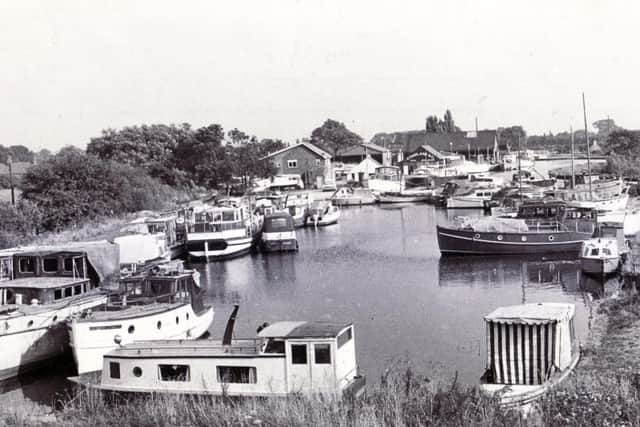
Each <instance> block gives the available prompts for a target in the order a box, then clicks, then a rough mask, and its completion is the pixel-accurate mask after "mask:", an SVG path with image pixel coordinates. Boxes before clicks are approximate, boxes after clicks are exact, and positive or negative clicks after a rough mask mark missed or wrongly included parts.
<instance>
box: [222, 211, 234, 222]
mask: <svg viewBox="0 0 640 427" xmlns="http://www.w3.org/2000/svg"><path fill="white" fill-rule="evenodd" d="M234 214H235V212H234V211H224V212H222V220H223V221H235V219H236V217H235V215H234Z"/></svg>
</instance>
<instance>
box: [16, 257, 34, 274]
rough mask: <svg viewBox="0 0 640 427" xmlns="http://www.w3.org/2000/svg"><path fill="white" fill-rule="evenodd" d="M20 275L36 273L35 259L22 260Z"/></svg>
mask: <svg viewBox="0 0 640 427" xmlns="http://www.w3.org/2000/svg"><path fill="white" fill-rule="evenodd" d="M19 268H20V273H35V271H36V263H35V262H34V260H33V258H20V263H19Z"/></svg>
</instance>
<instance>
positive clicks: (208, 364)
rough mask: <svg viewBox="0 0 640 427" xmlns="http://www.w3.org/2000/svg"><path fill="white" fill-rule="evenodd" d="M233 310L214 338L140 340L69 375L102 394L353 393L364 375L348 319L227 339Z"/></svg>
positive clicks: (281, 325) (279, 326)
mask: <svg viewBox="0 0 640 427" xmlns="http://www.w3.org/2000/svg"><path fill="white" fill-rule="evenodd" d="M236 314H237V306H236V307H235V308H234V310H233V312H232V314H231V317H230V319H229V323H227V328H226V329H225V333H224V337H223V339H222V341H217V340H211V339H207V340H195V341H185V342H181V341H141V342H135V343H131V344H127V345H123V346H121V347H118V348H117V349H115V350H113V351H111V352H110V353H108V354H106V355H105V356H104V359H103V365H102V372H101V373H100V374H99V375H84V376H82V375H81V376H79V377H73V378H70V380H71V381H73V382H76V383H78V384H80V385H82V386H85V387H88V388H94V389H97V390H101V391H104V392H109V393H114V392H116V393H123V392H124V393H157V392H160V393H176V394H193V395H213V396H223V395H224V396H234V397H275V396H287V395H289V394H292V393H302V394H305V395H324V396H332V397H337V398H341V397H345V396H358V395H360V394H362V393H363V392H364V385H365V378H364V376H363V375H360V373H359V371H358V365H357V362H356V347H355V334H354V327H353V324H351V323H333V322H305V321H283V322H276V323H273V324H271V325H269V324H267V323H265V324H263V325H262V326H260V327H259V328H258V332H257V337H255V338H249V339H232V333H233V322H234V321H235V316H236Z"/></svg>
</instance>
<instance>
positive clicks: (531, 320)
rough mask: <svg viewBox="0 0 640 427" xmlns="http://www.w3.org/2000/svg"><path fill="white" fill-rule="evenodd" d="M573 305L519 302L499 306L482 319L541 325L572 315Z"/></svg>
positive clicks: (568, 317)
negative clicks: (517, 303) (518, 303)
mask: <svg viewBox="0 0 640 427" xmlns="http://www.w3.org/2000/svg"><path fill="white" fill-rule="evenodd" d="M574 312H575V306H574V305H573V304H568V303H554V302H548V303H538V304H520V305H511V306H507V307H499V308H497V309H496V310H494V311H493V312H491V313H490V314H489V315H488V316H486V317H485V318H484V319H485V320H486V321H487V322H494V323H506V324H524V325H541V324H545V323H552V322H558V321H562V320H567V319H570V318H571V317H573V313H574Z"/></svg>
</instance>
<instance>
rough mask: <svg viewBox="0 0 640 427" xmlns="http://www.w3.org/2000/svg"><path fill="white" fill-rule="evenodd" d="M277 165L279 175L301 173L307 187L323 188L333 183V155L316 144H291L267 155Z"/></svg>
mask: <svg viewBox="0 0 640 427" xmlns="http://www.w3.org/2000/svg"><path fill="white" fill-rule="evenodd" d="M265 159H269V160H270V161H271V163H273V165H274V166H275V167H276V169H277V172H276V174H277V175H284V174H296V175H300V177H301V178H302V181H303V182H304V185H305V188H314V187H315V188H321V187H322V186H323V185H324V184H325V183H328V182H331V183H333V182H334V180H335V178H334V177H333V172H332V168H331V155H330V154H329V153H327V152H326V151H324V150H322V149H321V148H318V147H316V146H315V145H313V144H311V143H308V142H302V143H300V144H295V145H290V146H289V147H286V148H283V149H282V150H278V151H276V152H274V153H271V154H269V155H268V156H266V157H265Z"/></svg>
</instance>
